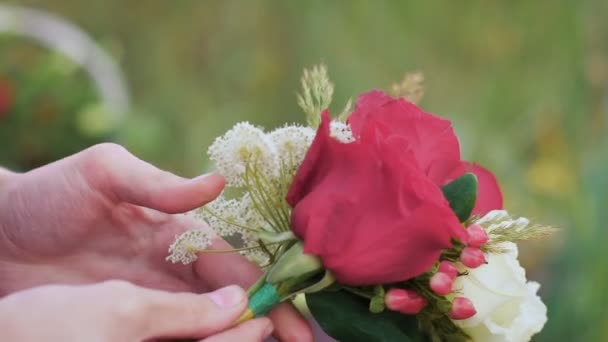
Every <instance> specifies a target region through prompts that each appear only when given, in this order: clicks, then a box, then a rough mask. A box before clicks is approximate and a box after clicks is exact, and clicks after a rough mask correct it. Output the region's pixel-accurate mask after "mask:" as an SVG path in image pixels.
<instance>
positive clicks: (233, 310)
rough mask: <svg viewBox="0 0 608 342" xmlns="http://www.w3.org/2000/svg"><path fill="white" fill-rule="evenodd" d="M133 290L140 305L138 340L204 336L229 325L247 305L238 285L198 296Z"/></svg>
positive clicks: (138, 310)
mask: <svg viewBox="0 0 608 342" xmlns="http://www.w3.org/2000/svg"><path fill="white" fill-rule="evenodd" d="M137 289H138V291H139V292H140V294H139V295H137V296H136V297H137V298H139V299H138V300H139V303H141V304H139V305H138V307H139V309H136V311H137V312H138V313H139V314H138V316H139V319H138V322H136V323H135V326H136V327H137V329H138V332H137V333H136V335H137V337H138V338H141V339H142V340H146V339H151V338H169V337H172V338H178V337H180V338H181V337H196V338H202V337H207V336H210V335H213V334H216V333H218V332H220V331H223V330H225V329H228V328H229V327H230V326H232V325H233V324H234V322H235V321H236V320H237V319H238V317H239V316H240V315H241V313H242V312H243V311H244V310H245V308H246V306H247V295H246V293H245V291H244V290H243V289H242V288H240V287H238V286H228V287H225V288H222V289H219V290H216V291H214V292H211V293H208V294H201V295H197V294H193V293H170V292H164V291H158V290H149V289H145V288H137Z"/></svg>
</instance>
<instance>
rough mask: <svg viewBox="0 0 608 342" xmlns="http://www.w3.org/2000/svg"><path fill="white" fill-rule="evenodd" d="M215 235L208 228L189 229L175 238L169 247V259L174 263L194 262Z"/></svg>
mask: <svg viewBox="0 0 608 342" xmlns="http://www.w3.org/2000/svg"><path fill="white" fill-rule="evenodd" d="M212 238H213V235H212V234H211V233H210V232H209V231H206V230H202V229H193V230H189V231H187V232H185V233H183V234H182V235H180V236H178V237H177V238H176V239H175V242H173V244H172V245H171V246H170V247H169V256H168V257H167V260H168V261H171V262H172V263H174V264H177V263H180V262H181V263H182V264H184V265H186V264H189V263H191V262H194V261H195V260H196V259H197V258H198V252H200V251H202V250H204V249H206V248H207V247H209V245H210V244H211V239H212Z"/></svg>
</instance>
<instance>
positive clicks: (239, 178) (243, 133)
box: [208, 122, 279, 186]
mask: <svg viewBox="0 0 608 342" xmlns="http://www.w3.org/2000/svg"><path fill="white" fill-rule="evenodd" d="M208 153H209V157H210V158H211V160H213V161H214V162H215V164H216V166H217V170H218V171H219V172H220V173H221V174H222V175H223V176H224V177H225V178H226V183H227V184H228V185H229V186H242V185H244V181H243V176H244V175H245V171H246V169H247V167H253V168H256V169H258V170H259V171H260V172H262V173H263V174H265V175H266V176H267V177H269V178H271V179H272V178H274V177H276V176H277V174H278V170H279V163H278V156H277V151H276V146H275V145H274V144H273V143H272V141H271V140H270V138H269V137H268V136H267V135H266V134H264V131H262V130H261V129H259V128H256V127H254V126H253V125H251V124H249V123H247V122H241V123H238V124H236V125H235V126H234V127H233V128H232V129H231V130H229V131H228V132H226V134H224V135H223V136H221V137H219V138H217V139H215V141H214V142H213V144H212V145H211V147H209V151H208Z"/></svg>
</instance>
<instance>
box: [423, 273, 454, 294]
mask: <svg viewBox="0 0 608 342" xmlns="http://www.w3.org/2000/svg"><path fill="white" fill-rule="evenodd" d="M429 283H430V286H431V289H432V290H433V291H434V292H435V293H436V294H438V295H442V296H445V295H447V294H448V293H450V292H452V284H453V283H454V278H452V277H450V275H449V274H446V273H442V272H438V273H435V274H434V275H433V276H432V277H431V280H430V282H429Z"/></svg>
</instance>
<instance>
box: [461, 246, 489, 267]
mask: <svg viewBox="0 0 608 342" xmlns="http://www.w3.org/2000/svg"><path fill="white" fill-rule="evenodd" d="M460 262H462V264H463V265H465V266H466V267H468V268H477V267H479V266H481V265H483V264H485V263H486V256H485V255H484V254H483V252H482V251H481V249H479V248H477V247H465V248H464V249H463V250H462V253H461V254H460Z"/></svg>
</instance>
